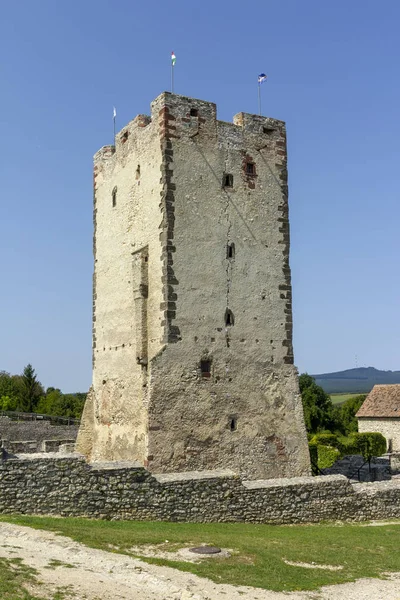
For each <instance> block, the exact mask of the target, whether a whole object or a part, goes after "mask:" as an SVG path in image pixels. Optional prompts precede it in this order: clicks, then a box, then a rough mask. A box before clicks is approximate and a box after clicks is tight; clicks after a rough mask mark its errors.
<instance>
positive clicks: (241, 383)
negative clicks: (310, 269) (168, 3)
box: [77, 93, 309, 479]
mask: <svg viewBox="0 0 400 600" xmlns="http://www.w3.org/2000/svg"><path fill="white" fill-rule="evenodd" d="M286 162H287V157H286V132H285V124H284V123H283V122H282V121H277V120H274V119H271V118H266V117H261V116H256V115H250V114H245V113H239V114H238V115H236V116H235V117H234V122H233V123H225V122H222V121H217V118H216V106H215V104H213V103H210V102H204V101H202V100H196V99H193V98H186V97H184V96H178V95H174V94H170V93H163V94H161V95H160V96H159V97H158V98H156V100H155V101H154V102H153V103H152V107H151V117H148V116H145V115H139V116H137V117H136V118H135V119H134V120H133V121H131V122H130V123H129V124H128V125H127V126H126V127H125V128H124V129H122V131H121V132H119V133H118V135H117V137H116V140H115V147H114V146H105V147H103V148H102V149H101V150H99V152H97V154H96V155H95V157H94V163H95V166H94V228H95V229H94V260H95V269H94V277H93V385H92V388H91V390H90V393H89V395H88V399H87V402H86V406H85V410H84V414H83V418H82V424H81V429H80V432H79V435H78V441H77V450H78V451H80V452H82V453H83V454H85V455H86V456H87V458H88V459H89V460H90V461H120V460H130V461H132V460H134V461H138V462H139V463H141V464H142V465H144V466H146V467H147V468H148V469H149V470H150V471H153V472H158V473H162V472H176V471H195V470H208V469H232V470H234V471H235V472H237V473H240V474H242V475H243V476H245V477H248V478H250V479H267V478H273V477H274V478H275V477H293V476H297V475H306V474H308V473H309V456H308V447H307V438H306V431H305V427H304V420H303V413H302V406H301V399H300V394H299V388H298V380H297V373H296V369H295V367H294V366H293V351H292V305H291V282H290V268H289V262H288V260H289V221H288V189H287V164H286Z"/></svg>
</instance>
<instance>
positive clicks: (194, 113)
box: [190, 108, 199, 117]
mask: <svg viewBox="0 0 400 600" xmlns="http://www.w3.org/2000/svg"><path fill="white" fill-rule="evenodd" d="M190 116H191V117H198V116H199V111H198V110H197V108H191V109H190Z"/></svg>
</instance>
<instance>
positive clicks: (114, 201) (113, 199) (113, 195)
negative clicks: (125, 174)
mask: <svg viewBox="0 0 400 600" xmlns="http://www.w3.org/2000/svg"><path fill="white" fill-rule="evenodd" d="M112 205H113V207H114V206H117V186H115V188H114V189H113V191H112Z"/></svg>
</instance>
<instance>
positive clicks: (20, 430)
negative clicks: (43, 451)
mask: <svg viewBox="0 0 400 600" xmlns="http://www.w3.org/2000/svg"><path fill="white" fill-rule="evenodd" d="M78 429H79V427H78V425H52V424H51V423H49V422H48V421H12V420H11V419H9V418H8V417H0V440H8V441H11V442H15V441H20V440H29V441H33V440H34V441H36V442H43V441H44V440H57V439H62V440H66V439H68V440H76V436H77V435H78ZM5 447H6V446H5ZM6 450H8V447H6Z"/></svg>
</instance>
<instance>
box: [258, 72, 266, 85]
mask: <svg viewBox="0 0 400 600" xmlns="http://www.w3.org/2000/svg"><path fill="white" fill-rule="evenodd" d="M264 81H267V76H266V74H265V73H260V74H259V76H258V83H263V82H264Z"/></svg>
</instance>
